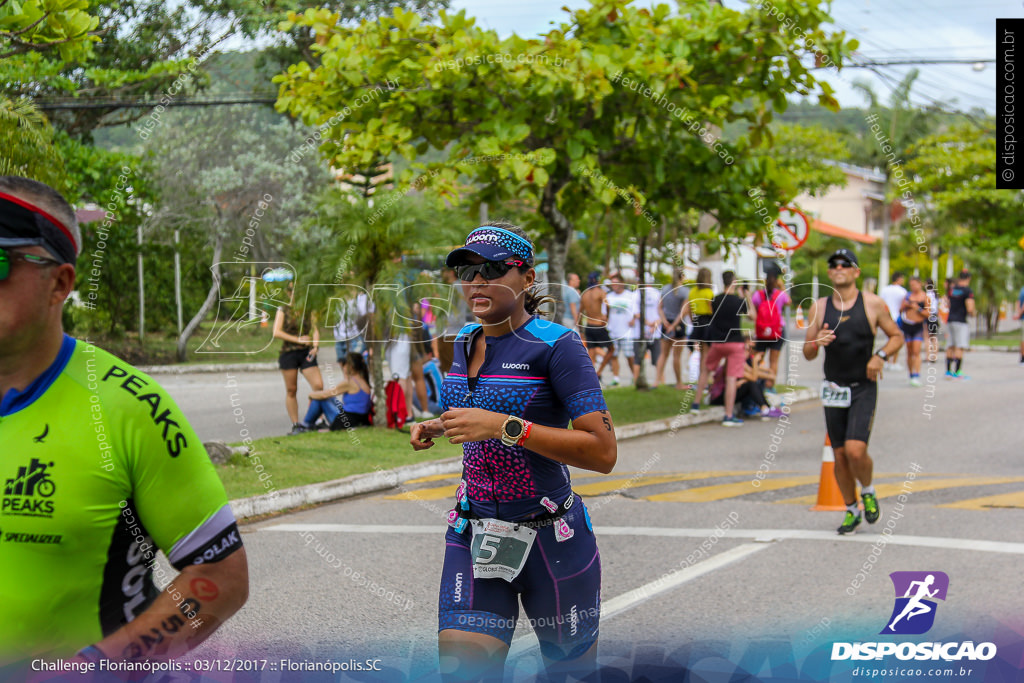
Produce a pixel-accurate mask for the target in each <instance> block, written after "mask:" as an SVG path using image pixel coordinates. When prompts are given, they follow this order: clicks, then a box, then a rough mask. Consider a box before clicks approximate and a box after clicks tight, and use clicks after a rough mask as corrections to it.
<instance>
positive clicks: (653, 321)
mask: <svg viewBox="0 0 1024 683" xmlns="http://www.w3.org/2000/svg"><path fill="white" fill-rule="evenodd" d="M660 301H661V292H660V291H659V289H658V288H657V287H656V286H655V285H641V286H639V287H637V288H636V291H635V292H633V325H632V327H631V328H630V331H629V332H630V334H629V336H630V337H631V338H632V339H633V384H636V382H637V380H638V379H639V377H640V362H641V361H642V360H643V358H644V356H645V355H647V352H648V351H650V352H651V362H652V363H654V364H655V366H657V363H658V358H659V356H660V355H661V354H660V353H659V352H660V348H659V344H658V337H659V334H658V330H659V328H660V327H661V315H660V314H659V312H658V303H659V302H660ZM641 307H643V311H644V325H643V329H642V330H641V329H640V309H641Z"/></svg>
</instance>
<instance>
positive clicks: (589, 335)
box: [580, 325, 612, 349]
mask: <svg viewBox="0 0 1024 683" xmlns="http://www.w3.org/2000/svg"><path fill="white" fill-rule="evenodd" d="M580 328H581V329H582V330H583V339H584V340H585V341H586V342H587V348H595V349H610V348H612V338H611V337H609V336H608V328H607V327H591V326H590V325H580Z"/></svg>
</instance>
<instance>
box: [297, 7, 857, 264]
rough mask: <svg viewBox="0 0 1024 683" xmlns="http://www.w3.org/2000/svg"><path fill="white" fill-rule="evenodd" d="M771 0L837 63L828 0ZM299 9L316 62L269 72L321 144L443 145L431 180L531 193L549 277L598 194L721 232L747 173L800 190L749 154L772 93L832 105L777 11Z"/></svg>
mask: <svg viewBox="0 0 1024 683" xmlns="http://www.w3.org/2000/svg"><path fill="white" fill-rule="evenodd" d="M779 6H780V10H782V9H784V10H785V11H786V13H787V15H789V16H792V17H794V18H795V20H796V21H799V22H800V24H801V25H802V26H804V27H805V28H806V29H807V30H808V35H809V36H810V37H811V39H810V40H808V42H807V45H809V44H814V45H816V46H817V47H818V49H821V50H825V51H827V52H828V54H829V56H830V58H831V59H832V60H833V61H834V62H837V63H841V61H842V59H843V56H844V55H846V54H847V53H848V51H849V50H850V49H851V45H852V44H851V43H848V42H846V41H845V40H844V38H843V36H842V34H827V33H826V32H824V31H823V30H822V29H821V28H820V27H821V25H822V24H823V23H824V22H825V21H826V20H827V16H828V15H827V14H826V13H825V11H824V10H823V9H821V8H820V7H818V6H817V5H816V4H812V5H807V4H806V3H802V2H800V3H798V2H784V3H779ZM295 26H303V27H306V28H308V29H312V30H314V31H315V32H316V35H317V42H316V44H315V45H314V46H313V47H312V49H313V50H314V51H315V52H316V53H317V55H318V61H319V63H318V64H316V65H310V64H308V63H305V62H302V63H299V64H297V65H293V66H291V67H289V69H288V71H287V73H285V74H283V75H281V76H279V77H278V79H277V80H278V82H279V83H280V84H281V90H280V94H279V99H278V108H279V109H280V110H282V111H287V112H289V113H290V114H292V115H294V116H296V117H298V118H300V119H301V120H303V121H304V122H305V123H307V124H309V125H325V124H326V126H325V130H324V131H323V144H322V146H321V150H322V151H323V153H324V155H325V156H326V157H327V159H328V160H329V161H330V162H331V164H332V165H334V166H336V167H339V168H352V167H358V166H360V165H363V164H366V163H368V162H370V161H371V160H373V159H374V158H376V157H377V156H380V155H383V156H387V155H391V154H398V155H401V156H403V157H405V158H407V159H413V158H415V157H416V156H417V155H422V154H424V153H426V152H427V151H428V150H430V149H434V150H444V152H445V155H446V156H445V158H444V160H443V161H441V162H438V163H433V164H422V165H420V168H419V169H418V171H419V172H420V173H423V172H430V173H432V174H435V175H433V177H432V181H431V183H430V185H429V187H430V188H431V190H432V191H434V192H436V193H438V194H440V195H441V196H445V197H449V198H458V197H461V196H463V195H465V194H469V203H470V204H471V207H472V208H473V209H474V210H475V208H476V207H477V206H478V205H479V204H480V203H481V202H486V203H487V204H488V205H489V206H491V207H492V209H493V207H500V206H501V205H502V204H503V203H504V202H506V201H509V200H511V199H512V198H517V199H520V200H528V201H529V202H530V203H531V204H532V205H533V206H534V208H535V211H536V212H537V213H538V214H539V216H541V217H542V218H543V220H544V231H543V232H542V233H541V237H542V239H543V241H544V242H545V243H546V247H547V250H548V253H549V255H550V278H551V280H552V281H553V282H561V281H562V279H563V270H564V262H565V255H566V252H567V249H568V246H569V242H570V240H571V237H572V234H573V232H574V225H575V222H576V221H578V220H579V219H580V218H581V217H582V216H583V215H584V214H585V212H586V211H587V209H588V208H589V207H593V206H595V205H599V204H602V203H603V204H606V205H611V204H614V203H618V204H619V205H620V206H623V207H624V208H627V210H632V212H633V224H634V227H633V230H632V231H631V232H632V234H634V235H636V234H639V233H640V232H641V231H643V230H647V231H649V229H650V227H651V226H650V223H649V222H647V220H646V217H645V216H644V213H645V212H649V213H650V214H652V215H654V216H655V219H656V220H655V222H657V218H658V217H659V216H661V215H672V214H675V213H679V212H682V211H685V210H688V209H691V208H692V209H697V210H700V211H702V212H705V213H708V214H710V215H713V216H714V218H715V220H716V221H717V224H718V232H719V233H720V234H722V235H740V234H746V232H747V231H748V230H749V229H750V227H751V226H753V225H757V223H756V217H755V213H754V212H755V209H754V207H753V206H752V205H751V203H750V202H749V201H748V198H747V191H748V190H749V188H751V187H760V188H762V189H763V190H764V191H765V192H766V194H767V196H768V197H769V199H770V201H772V202H775V203H780V202H782V201H785V200H787V199H789V198H790V197H791V196H793V195H795V194H796V189H797V188H796V183H795V180H794V179H793V178H791V177H788V176H785V174H784V173H782V172H780V171H779V166H778V164H776V163H775V162H774V161H773V160H772V159H770V158H767V157H763V156H757V155H756V154H753V153H752V150H754V149H755V148H757V147H759V146H760V145H761V143H762V141H767V137H766V129H767V126H768V124H769V123H770V121H771V120H772V117H773V112H774V110H776V109H779V108H784V107H785V104H786V99H785V98H786V95H787V94H790V93H796V92H804V93H812V92H813V93H817V94H818V96H819V99H820V100H822V101H824V102H829V103H831V104H834V100H833V99H832V95H831V89H830V88H829V86H828V84H827V83H824V82H819V81H818V80H817V79H816V78H815V76H814V75H813V73H812V70H811V68H810V67H809V66H807V65H805V64H804V63H803V62H802V61H801V59H800V58H801V56H803V55H804V54H809V52H808V48H807V47H806V45H805V44H804V43H803V42H798V41H797V40H796V39H795V37H794V36H792V35H791V34H788V33H786V32H785V31H784V30H783V28H782V26H781V25H780V24H779V22H778V21H777V20H776V19H775V18H773V17H770V16H768V15H767V14H766V13H764V12H760V11H757V10H755V9H750V10H748V11H746V12H737V11H734V10H729V9H726V8H723V7H721V6H718V5H714V4H709V3H707V2H705V1H704V0H700V1H696V0H694V1H691V2H685V3H683V7H682V8H681V9H680V11H679V12H678V13H673V12H672V10H671V9H670V8H669V7H668V6H665V5H659V6H657V7H655V8H654V9H653V10H647V9H639V8H636V7H634V6H632V5H630V4H627V3H626V2H623V1H621V0H596V1H595V2H593V3H592V4H591V6H590V7H589V8H586V9H581V10H576V11H574V12H571V13H570V15H569V18H568V21H567V22H565V23H563V24H561V25H560V26H559V27H558V28H556V29H553V30H552V31H550V32H549V33H548V34H547V35H546V36H543V37H542V38H540V39H535V40H525V39H523V38H520V37H518V36H511V37H510V38H508V39H506V40H501V39H499V38H498V36H497V34H496V33H494V32H493V31H485V30H482V29H480V28H479V27H477V26H476V25H475V23H474V22H473V20H472V19H469V18H467V17H466V16H465V14H464V13H458V14H448V13H442V14H441V19H440V22H439V25H433V24H427V23H424V22H423V21H422V20H421V19H420V17H418V16H416V15H413V14H410V13H406V12H401V11H396V12H395V14H394V16H391V17H384V18H381V20H380V21H378V22H365V23H363V24H361V25H360V26H359V27H357V28H355V29H349V28H346V27H345V26H343V25H342V23H341V19H340V17H339V16H338V15H337V14H332V13H331V12H329V11H326V10H313V9H310V10H307V11H306V12H305V13H304V14H301V15H292V17H291V18H290V20H289V22H287V23H286V24H284V25H283V28H284V29H286V30H290V29H292V28H293V27H295ZM637 36H644V39H643V40H642V41H640V40H638V39H637ZM389 83H395V84H397V86H396V87H387V86H386V85H385V84H389ZM374 93H376V94H374ZM371 95H372V101H371V100H369V99H366V98H369V97H371ZM359 103H362V104H363V106H357V104H359ZM730 121H743V122H745V123H746V124H747V129H746V131H745V132H744V133H743V134H742V135H741V136H740V137H739V138H738V139H737V140H734V141H730V142H729V143H728V144H725V143H721V142H720V141H716V140H714V139H713V137H712V136H709V131H710V130H711V129H712V128H713V127H714V126H720V125H722V124H724V123H727V122H730ZM469 159H487V160H489V163H474V164H466V163H465V162H466V161H467V160H469ZM730 161H731V162H732V163H729V162H730ZM414 166H416V165H415V164H414ZM598 174H600V176H599V175H598ZM414 175H415V173H407V174H406V175H405V176H404V177H401V178H399V182H400V183H404V184H406V185H407V184H408V183H409V182H411V180H412V178H413V177H414ZM463 175H464V176H467V177H468V178H469V182H470V189H469V190H467V188H466V187H465V183H460V182H459V178H460V176H463ZM648 203H651V206H650V207H649V208H648ZM645 225H646V227H645ZM622 237H625V236H617V238H619V239H621V238H622Z"/></svg>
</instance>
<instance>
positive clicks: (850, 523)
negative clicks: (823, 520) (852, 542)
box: [836, 510, 860, 535]
mask: <svg viewBox="0 0 1024 683" xmlns="http://www.w3.org/2000/svg"><path fill="white" fill-rule="evenodd" d="M858 524H860V515H855V514H853V513H852V512H850V511H849V510H847V511H846V518H845V519H843V525H842V526H841V527H839V528H838V529H836V531H838V532H839V534H840V535H842V534H848V533H850V532H851V531H853V530H854V529H856V528H857V525H858Z"/></svg>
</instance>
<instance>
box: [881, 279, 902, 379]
mask: <svg viewBox="0 0 1024 683" xmlns="http://www.w3.org/2000/svg"><path fill="white" fill-rule="evenodd" d="M905 280H906V276H904V275H903V273H901V272H900V271H898V270H897V271H896V272H895V273H893V274H892V282H890V283H889V284H887V285H886V286H885V287H882V291H880V292H879V293H878V296H880V297H882V301H884V302H885V305H886V306H888V307H889V315H890V316H892V319H893V320H895V321H896V325H897V326H899V324H900V307H902V306H903V300H904V299H906V298H907V290H906V288H905V287H904V286H903V282H904V281H905ZM887 365H888V369H889V370H902V369H903V366H901V365H900V352H899V351H898V350H897V351H896V353H894V354H893V355H892V357H891V358H890V359H889V360H888V361H887Z"/></svg>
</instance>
